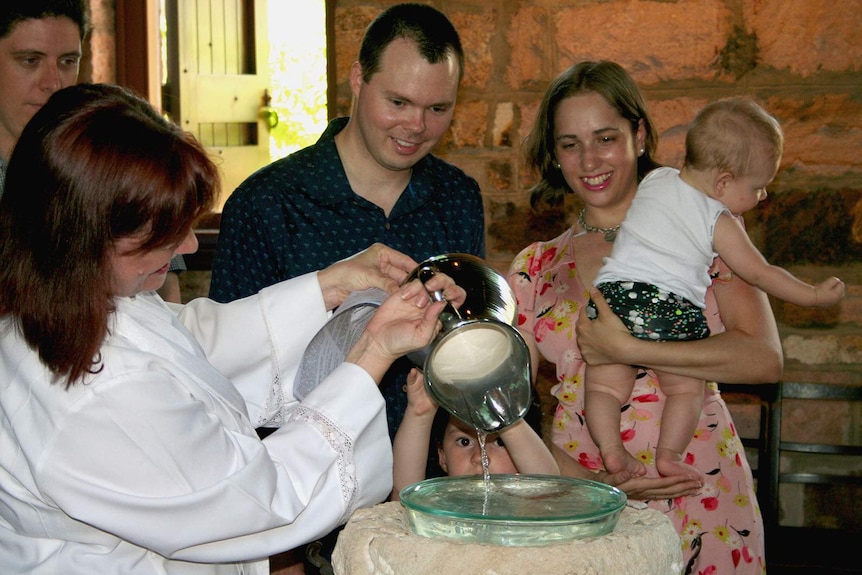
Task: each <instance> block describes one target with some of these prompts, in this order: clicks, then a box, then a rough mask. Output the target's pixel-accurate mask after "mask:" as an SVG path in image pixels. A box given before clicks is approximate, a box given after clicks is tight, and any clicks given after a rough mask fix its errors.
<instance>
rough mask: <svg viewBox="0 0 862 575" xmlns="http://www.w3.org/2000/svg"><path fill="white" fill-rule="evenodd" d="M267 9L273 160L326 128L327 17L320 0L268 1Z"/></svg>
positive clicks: (288, 152) (293, 149) (302, 145)
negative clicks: (273, 117)
mask: <svg viewBox="0 0 862 575" xmlns="http://www.w3.org/2000/svg"><path fill="white" fill-rule="evenodd" d="M299 4H302V6H299ZM268 10H269V23H270V30H269V44H270V60H269V66H270V75H271V77H270V86H271V93H270V96H271V97H272V102H271V103H270V106H271V107H272V108H273V109H274V110H275V112H276V113H277V114H278V125H277V126H276V127H275V128H273V129H272V130H271V131H270V154H271V156H272V159H273V160H276V159H278V158H283V157H284V156H286V155H288V154H290V153H291V152H294V151H296V150H298V149H300V148H304V147H305V146H308V145H311V144H313V143H314V142H315V141H317V138H318V137H319V136H320V134H321V132H322V131H323V130H324V129H325V128H326V121H327V111H326V22H325V6H324V0H301V2H297V1H294V0H291V1H290V2H285V1H284V0H270V2H269V7H268Z"/></svg>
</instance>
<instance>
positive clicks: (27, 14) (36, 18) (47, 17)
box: [0, 0, 186, 303]
mask: <svg viewBox="0 0 862 575" xmlns="http://www.w3.org/2000/svg"><path fill="white" fill-rule="evenodd" d="M89 26H90V20H89V9H88V7H87V0H4V1H3V3H2V6H0V78H2V79H3V81H2V82H0V194H2V193H3V179H4V175H5V172H6V163H7V162H8V160H9V155H10V154H11V153H12V147H13V146H14V145H15V142H16V141H17V140H18V136H20V135H21V130H23V129H24V126H25V125H26V124H27V122H29V121H30V118H32V117H33V114H35V113H36V111H37V110H39V108H40V107H41V106H42V105H43V104H44V103H45V102H46V101H47V100H48V98H49V97H50V96H51V94H53V93H54V92H56V91H57V90H60V89H62V88H65V87H67V86H71V85H72V84H74V83H75V82H76V81H77V80H78V69H79V67H80V63H81V44H82V42H83V41H84V38H85V37H86V35H87V33H88V32H89ZM185 269H186V267H185V262H184V261H183V259H182V257H181V256H177V257H176V258H175V259H174V260H173V261H171V269H170V272H171V273H170V274H169V275H168V276H167V278H166V280H165V284H166V285H165V287H164V288H163V290H162V294H163V295H165V296H166V299H168V300H169V301H174V302H176V303H179V301H180V299H179V298H180V286H179V277H178V276H179V274H180V273H182V272H183V271H184V270H185Z"/></svg>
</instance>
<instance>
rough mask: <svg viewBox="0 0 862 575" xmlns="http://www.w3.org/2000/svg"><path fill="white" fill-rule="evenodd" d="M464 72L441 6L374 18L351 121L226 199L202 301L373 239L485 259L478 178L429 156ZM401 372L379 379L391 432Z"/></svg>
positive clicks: (402, 401)
mask: <svg viewBox="0 0 862 575" xmlns="http://www.w3.org/2000/svg"><path fill="white" fill-rule="evenodd" d="M462 73H463V50H462V47H461V42H460V39H459V37H458V33H457V31H456V30H455V28H454V27H453V26H452V24H451V23H450V22H449V20H448V19H447V18H446V16H444V15H443V14H441V13H440V12H439V11H437V10H436V9H434V8H432V7H430V6H427V5H422V4H399V5H396V6H393V7H391V8H389V9H387V10H386V11H384V12H383V13H382V14H381V15H379V16H378V17H377V18H376V19H375V20H374V21H373V22H372V23H371V25H370V26H369V27H368V29H367V30H366V33H365V36H364V38H363V41H362V45H361V47H360V52H359V61H358V62H355V63H354V64H353V66H352V68H351V70H350V86H351V90H352V92H353V111H352V114H351V116H350V117H349V118H338V119H335V120H332V121H331V122H330V124H329V126H328V127H327V129H326V131H325V132H324V133H323V135H322V136H321V137H320V139H319V140H318V142H317V143H316V144H314V145H312V146H310V147H308V148H305V149H303V150H300V151H298V152H296V153H294V154H292V155H291V156H288V157H286V158H283V159H281V160H278V161H276V162H274V163H272V164H270V165H269V166H267V167H265V168H263V169H261V170H259V171H258V172H256V173H255V174H252V175H251V176H250V177H249V178H248V179H246V181H245V182H243V183H242V184H241V185H240V186H239V188H237V189H236V191H234V193H233V194H232V195H231V196H230V198H229V199H228V201H227V203H226V204H225V207H224V211H223V213H222V219H221V229H220V233H219V240H218V245H217V247H216V253H215V257H214V261H213V270H212V281H211V287H210V297H211V298H213V299H215V300H216V301H223V302H226V301H231V300H234V299H237V298H241V297H245V296H248V295H251V294H255V293H257V292H258V291H259V290H260V289H262V288H264V287H266V286H268V285H271V284H274V283H276V282H279V281H282V280H285V279H288V278H291V277H295V276H298V275H301V274H303V273H306V272H310V271H313V270H317V269H321V268H322V267H325V266H327V265H329V264H331V263H333V262H335V261H338V260H340V259H343V258H346V257H348V256H350V255H352V254H354V253H356V252H358V251H360V250H363V249H365V248H367V247H368V246H369V245H371V244H373V243H375V242H381V243H384V244H386V245H388V246H390V247H393V248H395V249H397V250H399V251H402V252H404V253H406V254H408V255H410V256H411V257H413V258H414V259H415V260H416V261H421V260H423V259H426V258H428V257H431V256H435V255H439V254H443V253H455V252H460V253H470V254H473V255H477V256H480V257H484V256H485V235H484V213H483V209H482V197H481V194H480V192H479V186H478V184H477V183H476V181H475V180H474V179H473V178H471V177H469V176H467V175H466V174H465V173H464V172H463V171H461V170H460V169H458V168H456V167H455V166H453V165H451V164H448V163H446V162H444V161H443V160H441V159H439V158H437V157H435V156H433V155H431V150H432V149H433V148H434V146H436V145H437V143H438V142H439V141H440V139H441V138H442V137H443V135H444V134H445V133H446V131H447V130H448V129H449V124H450V122H451V120H452V115H453V112H454V107H455V99H456V95H457V91H458V85H459V83H460V80H461V76H462ZM407 367H408V366H406V365H400V366H394V367H393V370H391V371H390V375H391V377H389V378H387V379H386V380H385V381H384V383H382V384H381V391H382V392H383V394H384V397H386V400H387V413H388V415H389V423H390V432H391V434H392V435H393V436H394V434H395V430H396V428H397V426H398V424H399V423H400V421H401V416H402V415H403V413H404V409H405V407H406V394H405V393H404V392H403V390H402V389H401V388H402V386H403V384H404V381H405V378H404V377H403V376H404V374H406V368H407ZM395 374H398V375H400V377H395Z"/></svg>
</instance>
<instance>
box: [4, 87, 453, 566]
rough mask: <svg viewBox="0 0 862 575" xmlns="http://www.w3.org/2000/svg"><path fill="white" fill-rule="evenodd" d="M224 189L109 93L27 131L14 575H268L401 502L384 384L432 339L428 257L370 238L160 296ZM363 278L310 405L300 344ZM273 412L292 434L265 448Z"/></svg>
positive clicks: (9, 218) (169, 130)
mask: <svg viewBox="0 0 862 575" xmlns="http://www.w3.org/2000/svg"><path fill="white" fill-rule="evenodd" d="M217 189H218V184H217V171H216V168H215V166H213V164H212V162H211V161H210V160H209V159H208V158H207V156H206V153H205V151H204V150H203V148H202V147H201V146H200V145H199V144H198V143H197V142H195V141H194V139H193V138H191V137H190V136H188V135H187V134H184V133H182V132H181V131H180V130H179V128H177V127H176V126H174V125H172V124H170V123H169V122H167V121H165V120H163V119H162V118H161V117H160V116H159V115H158V114H157V113H156V112H155V111H154V110H153V109H152V108H151V107H150V106H149V105H148V104H147V103H146V102H145V101H143V100H141V99H139V98H137V97H135V96H132V95H131V94H129V93H128V92H125V91H124V90H122V89H120V88H117V87H113V86H104V85H101V86H91V85H80V86H75V87H71V88H67V89H65V90H62V91H60V92H58V93H57V94H55V95H54V96H53V97H52V98H51V100H50V101H49V102H48V103H47V104H46V105H45V106H44V107H43V108H42V109H41V110H40V111H39V112H38V113H37V115H36V116H35V117H34V120H33V121H32V122H31V123H30V125H28V127H27V128H26V129H25V131H24V133H23V134H22V137H21V139H20V140H19V143H18V144H17V146H16V149H15V151H14V153H13V155H12V158H11V160H10V163H9V169H8V172H7V180H6V193H5V195H4V196H3V198H2V201H0V253H2V256H0V258H2V259H0V261H3V262H7V263H6V264H4V266H3V269H2V270H0V566H2V568H0V571H2V572H3V573H4V574H5V575H10V574H16V573H22V574H23V573H27V574H28V575H37V574H48V573H51V574H59V573H62V574H64V575H76V574H81V575H84V574H86V575H92V574H94V573H112V574H113V573H117V574H119V573H124V574H138V573H140V574H147V575H155V574H168V573H169V574H189V575H197V574H204V573H205V574H222V573H234V574H239V573H255V574H261V575H263V574H266V573H268V572H269V569H268V561H267V557H268V556H270V555H273V554H275V553H277V552H279V551H283V550H286V549H290V548H294V547H296V546H298V545H300V544H302V543H304V542H307V541H310V540H313V539H314V538H316V537H319V536H321V535H323V534H325V533H328V532H329V531H331V530H332V529H333V528H334V527H336V526H337V525H338V524H341V523H343V522H345V521H346V520H347V518H348V517H349V515H350V514H351V513H352V512H353V511H354V510H355V509H356V508H357V507H360V506H368V505H373V504H375V503H378V502H380V501H382V500H383V499H384V498H385V497H386V496H387V494H388V493H389V490H390V489H391V481H392V454H391V445H390V441H389V436H388V432H387V429H386V418H385V411H384V405H383V400H382V398H381V396H380V394H379V392H378V391H377V388H376V384H378V383H379V381H380V378H381V377H382V375H383V373H384V372H385V371H386V369H387V368H388V366H389V364H390V363H391V362H392V361H393V360H394V359H395V358H397V357H399V356H400V355H403V354H404V353H406V352H407V351H411V350H413V349H417V348H420V347H423V346H424V345H426V344H427V343H428V342H429V341H430V340H431V338H432V337H433V336H434V334H435V332H436V330H437V329H438V327H439V324H438V322H437V314H439V312H440V309H441V307H442V303H435V304H431V303H428V301H429V300H428V298H427V295H426V293H425V291H424V289H423V288H422V286H421V285H419V284H418V283H414V284H409V285H406V286H404V287H401V288H399V287H398V284H399V282H400V281H401V280H403V279H404V278H405V277H406V275H407V273H408V272H409V271H410V270H411V269H412V268H413V267H414V266H415V265H416V263H415V262H414V261H413V260H411V259H410V258H408V257H406V256H404V255H403V254H400V253H398V252H395V251H393V250H389V249H388V248H385V247H383V246H373V247H372V248H369V250H367V251H366V252H363V253H362V254H359V255H357V256H355V257H354V258H351V259H349V260H345V261H343V262H339V263H337V264H334V265H333V266H331V267H330V268H327V269H326V270H324V271H321V272H317V273H312V274H308V275H305V276H301V277H298V278H295V279H293V280H289V281H287V282H284V283H281V284H277V285H274V286H272V287H269V288H266V289H264V290H262V291H261V292H260V293H259V294H258V295H256V296H253V297H249V298H246V299H243V300H239V301H236V302H233V303H230V304H217V303H214V302H212V301H210V300H206V299H199V300H195V301H193V302H191V303H189V304H187V305H185V306H181V307H180V306H176V307H174V306H171V307H169V306H168V304H166V303H165V302H163V301H162V300H161V298H159V296H158V295H157V294H156V293H155V291H154V290H155V289H156V288H157V287H159V285H161V282H162V281H164V275H165V271H166V270H167V267H168V262H169V260H170V258H171V257H172V256H173V255H174V254H175V253H190V252H192V251H194V249H196V247H197V242H196V240H195V239H194V234H193V233H192V225H193V223H194V221H195V219H196V218H197V217H199V216H200V215H201V214H203V213H205V212H206V211H208V210H209V209H210V208H211V206H212V205H213V202H214V199H215V197H216V194H217ZM8 262H20V265H17V264H16V265H14V266H13V265H10V264H8ZM435 281H438V284H437V285H436V286H433V285H432V286H429V287H431V288H432V289H436V288H441V289H446V290H447V291H446V293H447V295H452V296H453V297H456V298H457V297H458V295H457V294H458V293H459V290H458V288H457V287H455V286H453V285H452V283H451V280H448V279H447V278H445V277H440V278H435ZM368 287H378V288H382V289H386V290H387V291H390V292H396V295H393V296H392V297H390V298H388V299H387V300H386V302H384V304H383V305H382V306H381V307H380V309H379V310H378V311H377V313H376V314H375V316H374V318H373V319H372V321H371V322H370V323H369V325H368V327H367V328H366V330H365V332H364V334H363V336H362V337H361V338H360V340H359V341H358V342H357V343H356V344H355V346H354V347H353V348H352V349H351V350H350V352H349V353H348V355H347V358H346V361H345V362H344V363H342V364H341V365H340V366H339V367H338V368H336V370H335V371H334V372H333V373H331V374H330V375H329V376H328V377H326V378H325V379H324V380H323V381H322V382H321V383H320V384H319V385H318V386H317V387H316V388H315V389H314V390H313V391H312V392H311V393H309V394H308V395H307V396H306V397H305V398H304V399H303V400H302V401H301V402H299V401H297V400H296V399H295V398H294V397H293V395H292V392H293V390H292V387H293V377H294V374H295V373H296V370H297V366H298V364H299V360H300V358H301V356H302V352H303V350H304V349H305V347H306V345H307V343H308V342H309V340H310V339H311V338H312V336H313V335H314V334H315V333H316V332H317V330H318V329H319V328H320V327H321V326H322V325H323V323H324V322H325V321H326V319H327V317H328V315H329V311H330V310H331V309H333V308H334V307H336V306H337V305H339V304H340V303H341V302H342V301H343V300H344V298H345V297H346V295H347V294H349V293H350V292H351V291H354V290H359V289H365V288H368ZM36 288H38V289H36ZM461 293H463V292H461ZM82 358H84V359H83V360H82ZM262 423H268V424H270V425H273V424H275V425H279V426H280V429H279V430H278V431H276V432H275V433H273V434H271V435H270V436H268V437H267V438H266V439H265V440H260V439H259V438H258V436H257V435H256V433H255V427H256V426H259V425H261V424H262Z"/></svg>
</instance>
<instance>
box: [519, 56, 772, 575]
mask: <svg viewBox="0 0 862 575" xmlns="http://www.w3.org/2000/svg"><path fill="white" fill-rule="evenodd" d="M527 144H528V150H529V160H530V163H531V165H532V167H533V168H534V169H536V171H537V172H538V173H540V174H541V181H540V182H539V183H538V184H537V185H536V186H535V187H534V188H533V196H532V198H531V201H532V203H533V204H534V206H535V205H538V204H540V203H542V202H546V203H550V204H552V205H553V204H559V203H561V202H562V199H563V196H564V195H565V194H566V193H574V194H576V195H577V196H578V197H579V198H580V200H582V202H583V204H584V209H583V211H582V212H581V213H580V215H579V218H578V223H577V224H575V225H573V226H572V227H571V228H570V229H569V230H567V231H566V232H565V233H563V234H562V235H561V236H559V237H557V238H555V239H552V240H550V241H544V242H537V243H534V244H532V245H530V246H528V247H527V248H526V249H524V250H523V251H522V252H521V253H520V254H519V255H518V256H517V257H516V258H515V260H514V261H513V263H512V266H511V269H510V276H509V281H510V283H511V285H512V287H513V289H514V290H515V294H516V297H517V301H518V312H519V315H518V328H519V329H520V330H521V332H522V334H523V335H524V337H525V339H526V340H527V342H528V345H529V346H530V348H531V352H532V355H533V360H534V361H533V365H534V370H535V369H536V368H535V366H537V365H538V360H539V354H541V356H542V357H544V358H545V359H546V360H547V361H549V362H551V363H553V364H554V365H555V366H556V375H557V380H556V383H555V385H554V386H553V387H552V389H551V393H552V395H553V396H554V397H555V399H556V401H557V408H556V411H555V413H554V421H553V428H552V437H551V439H552V443H553V449H554V450H555V455H556V456H557V459H558V462H559V464H560V469H561V471H562V472H563V473H564V474H566V475H571V476H575V477H591V478H595V479H600V480H603V481H605V482H608V483H611V484H616V485H617V486H618V487H620V488H621V489H623V490H624V491H626V493H627V494H628V496H629V498H630V499H633V500H645V501H647V502H648V504H649V506H650V507H653V508H656V509H659V510H661V511H663V512H664V513H665V514H666V515H667V517H668V518H669V519H670V520H671V522H672V523H673V524H674V526H675V527H676V528H677V530H678V532H679V533H680V536H681V538H682V546H683V553H684V557H685V562H686V569H685V573H693V574H703V575H710V574H715V575H728V574H733V573H745V574H755V573H757V574H760V573H764V572H765V569H766V568H765V562H764V542H763V523H762V520H761V515H760V510H759V507H758V505H757V500H756V498H755V493H754V489H753V481H752V476H751V469H750V468H749V465H748V462H747V461H746V459H745V453H744V451H743V449H742V444H741V442H740V440H739V437H738V436H737V433H736V429H735V427H734V425H733V421H732V420H731V417H730V414H729V413H728V411H727V407H726V406H725V404H724V401H723V400H722V399H721V396H720V394H719V392H718V390H717V387H716V385H715V384H714V383H713V384H710V385H709V386H708V390H707V392H706V393H705V396H704V402H703V410H702V413H701V416H700V422H699V424H698V428H697V431H696V433H695V436H694V438H693V439H692V442H691V444H690V445H689V448H688V450H687V452H686V462H687V463H689V464H691V465H693V466H695V467H697V468H698V469H699V470H700V471H701V472H702V473H703V474H704V476H705V478H706V479H705V481H704V483H703V484H700V483H699V482H696V481H691V480H687V479H685V478H682V477H659V476H658V474H657V473H656V471H655V467H654V466H653V465H651V464H652V463H653V462H654V457H655V446H656V442H657V440H658V434H659V427H660V425H661V421H660V416H661V411H662V407H663V402H664V395H663V394H662V392H661V388H660V385H659V382H658V381H657V379H656V377H655V375H654V374H653V372H652V370H651V369H648V368H656V369H660V370H664V371H670V372H677V373H680V374H685V375H689V376H692V377H698V378H704V379H706V380H708V381H722V382H727V383H734V382H738V383H742V382H745V383H757V382H760V383H767V382H772V381H776V380H777V379H778V378H779V377H780V374H781V369H782V355H781V345H780V340H779V337H778V330H777V328H776V326H775V320H774V318H773V316H772V312H771V311H770V308H769V304H768V301H767V299H766V296H765V295H764V294H763V293H762V292H760V291H759V290H756V289H754V288H752V287H751V286H749V285H748V284H746V283H744V282H743V281H742V280H740V279H739V278H736V277H733V276H732V275H731V274H730V272H729V270H728V269H727V268H725V267H723V266H722V264H721V262H720V261H717V262H716V264H715V265H714V269H713V272H714V274H713V277H715V278H716V279H715V281H714V283H713V286H712V288H710V293H709V295H708V298H707V309H706V311H705V313H706V314H707V318H708V321H709V327H710V330H711V332H712V333H713V335H712V336H711V337H709V338H707V339H704V340H698V341H690V342H660V343H657V342H649V341H644V340H640V339H637V338H635V337H632V336H631V335H630V334H629V332H628V330H627V329H626V328H625V326H623V324H622V322H621V321H620V320H619V319H618V318H617V317H616V316H615V315H614V314H613V313H612V312H611V311H610V309H609V308H608V307H607V304H605V303H604V300H602V299H601V295H600V294H599V293H598V291H596V290H592V289H591V288H592V281H593V279H594V278H595V275H596V272H597V271H598V269H599V267H601V265H602V259H603V258H604V257H607V256H608V255H610V252H611V246H612V243H611V242H612V241H613V238H614V234H615V232H616V229H618V227H619V224H620V222H621V221H622V220H623V218H624V217H625V214H626V211H627V210H628V207H629V205H630V203H631V201H632V198H633V197H634V195H635V191H636V188H637V184H638V182H639V180H640V179H641V178H643V176H644V175H645V174H646V173H647V172H648V171H649V170H651V169H652V168H654V167H655V166H656V164H655V162H654V161H653V160H652V159H651V158H652V155H653V154H654V152H655V147H656V135H655V132H654V131H653V127H652V124H651V123H650V120H649V117H648V115H647V113H646V110H645V107H644V103H643V97H642V96H641V94H640V92H639V90H638V88H637V86H636V85H635V84H634V82H633V80H632V79H631V78H630V77H629V75H628V74H627V73H626V72H625V71H624V70H623V69H622V68H621V67H619V66H618V65H616V64H613V63H611V62H582V63H580V64H578V65H576V66H573V67H572V68H570V69H568V70H566V71H565V72H563V73H562V74H561V75H560V76H559V77H558V78H557V79H556V80H554V82H553V83H552V84H551V85H550V87H549V88H548V90H547V92H546V94H545V97H544V100H543V102H542V106H541V108H540V110H539V113H538V117H537V119H536V124H535V127H534V128H533V130H532V132H531V134H530V137H529V139H528V143H527ZM590 297H592V298H593V299H594V300H595V301H596V304H597V306H598V310H599V315H598V318H597V319H595V320H592V321H590V320H588V319H587V318H586V315H585V312H584V308H585V307H586V303H587V302H588V301H589V299H590ZM585 361H589V362H590V363H591V364H605V363H628V364H631V365H639V366H648V368H644V369H642V370H641V372H640V373H639V377H638V380H637V382H636V384H635V389H634V391H633V393H632V396H631V398H630V400H629V402H627V403H626V404H625V405H624V406H623V408H622V419H621V429H620V433H621V435H622V438H623V441H624V444H625V446H626V449H627V450H628V451H629V452H630V453H632V454H634V455H635V456H636V457H638V458H639V459H640V460H642V461H643V462H644V463H646V464H647V467H648V470H649V471H648V473H647V475H646V476H644V477H635V478H627V477H625V476H623V475H622V474H618V475H616V476H610V475H609V474H607V473H606V472H604V470H603V468H602V461H601V457H600V455H599V449H598V448H597V447H596V445H595V444H594V443H593V441H592V439H591V438H590V434H589V431H588V430H587V428H586V427H585V422H584V388H583V377H584V368H585Z"/></svg>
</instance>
